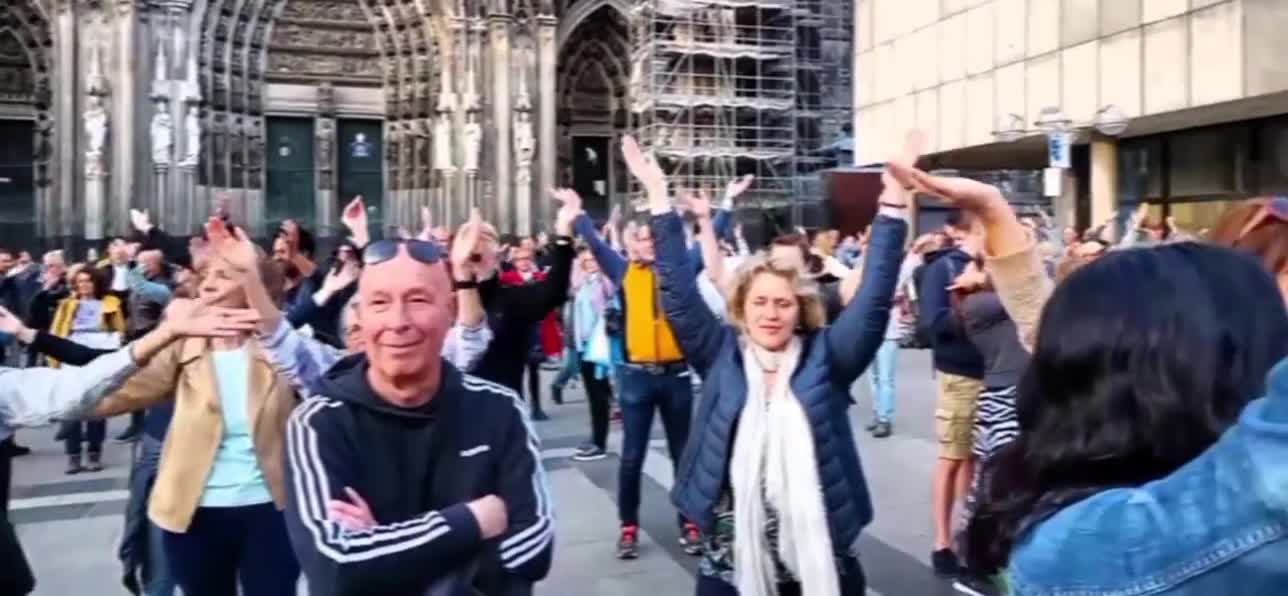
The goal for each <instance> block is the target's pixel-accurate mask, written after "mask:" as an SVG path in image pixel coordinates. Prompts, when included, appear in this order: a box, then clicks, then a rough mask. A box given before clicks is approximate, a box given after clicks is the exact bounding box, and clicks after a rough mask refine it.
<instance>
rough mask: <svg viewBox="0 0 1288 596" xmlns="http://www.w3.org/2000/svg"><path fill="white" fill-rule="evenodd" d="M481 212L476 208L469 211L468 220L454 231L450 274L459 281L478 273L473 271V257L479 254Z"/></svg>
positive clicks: (482, 226) (482, 224) (481, 233)
mask: <svg viewBox="0 0 1288 596" xmlns="http://www.w3.org/2000/svg"><path fill="white" fill-rule="evenodd" d="M483 228H484V223H483V212H482V211H481V210H479V208H478V207H475V208H474V209H472V210H470V218H469V220H467V221H466V222H465V223H464V224H461V227H460V229H458V230H457V231H456V240H455V241H453V242H452V253H451V255H450V257H449V258H450V259H451V262H452V274H453V275H455V276H456V278H457V279H459V280H461V281H467V280H469V279H470V277H471V276H474V275H477V274H478V273H479V272H478V271H475V270H474V269H475V268H474V256H475V255H477V254H478V253H479V249H480V246H479V241H480V240H481V239H482V237H483Z"/></svg>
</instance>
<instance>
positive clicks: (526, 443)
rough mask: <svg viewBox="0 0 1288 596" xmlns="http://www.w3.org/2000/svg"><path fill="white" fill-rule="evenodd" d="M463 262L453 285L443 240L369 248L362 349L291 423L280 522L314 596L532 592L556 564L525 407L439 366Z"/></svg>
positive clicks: (466, 270)
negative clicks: (283, 511)
mask: <svg viewBox="0 0 1288 596" xmlns="http://www.w3.org/2000/svg"><path fill="white" fill-rule="evenodd" d="M461 244H462V245H465V244H466V243H461ZM457 252H462V251H457ZM463 252H464V254H463V255H458V254H455V253H454V254H453V258H452V273H451V275H449V274H448V271H447V268H446V267H445V266H444V265H445V263H444V262H443V261H444V260H445V259H444V255H443V254H442V252H441V249H440V248H439V246H438V245H437V244H433V243H430V242H424V241H419V240H382V241H379V242H375V243H373V244H371V245H370V246H368V247H367V248H366V250H365V252H364V254H363V261H364V264H365V267H364V269H363V273H362V277H361V279H360V280H359V283H358V299H359V304H358V309H357V313H356V314H357V317H358V320H359V327H360V329H361V331H360V333H361V337H362V340H363V343H364V352H363V353H360V354H354V355H353V356H350V357H348V358H345V359H343V360H341V361H340V362H338V363H336V365H335V366H334V367H332V369H331V371H330V372H329V373H328V374H327V375H326V376H325V377H324V378H323V379H322V380H321V382H319V383H318V384H317V386H316V387H315V396H314V397H312V398H310V399H308V400H306V401H304V402H303V403H301V404H300V405H299V406H297V407H296V409H295V412H294V413H293V414H292V415H291V419H290V422H289V423H288V426H287V452H288V457H287V471H288V473H289V477H290V483H289V487H288V491H289V492H288V495H289V501H288V504H287V510H286V523H287V528H288V531H289V532H290V537H291V544H292V547H293V549H294V551H295V554H296V556H297V557H298V558H299V561H300V564H301V567H302V568H303V570H304V573H305V576H306V577H307V578H308V582H309V593H311V594H313V595H314V596H347V595H359V594H360V595H363V596H377V595H382V594H389V595H399V596H401V595H404V594H416V595H421V594H451V595H456V594H484V595H487V596H502V595H506V596H509V595H519V594H530V593H531V589H532V584H534V583H535V582H537V581H539V580H541V579H542V578H544V577H545V575H546V573H547V572H548V571H549V569H550V563H551V557H552V551H553V545H554V521H553V519H552V509H553V507H552V504H551V501H550V494H549V490H548V488H547V481H546V476H545V471H544V469H543V468H542V464H541V455H540V448H539V445H538V440H537V437H536V434H535V433H534V432H533V431H532V427H531V422H530V421H529V420H528V417H527V414H526V411H527V410H526V406H525V405H524V404H523V403H522V401H521V400H520V399H519V396H518V395H517V394H516V393H515V392H514V391H513V390H511V389H508V388H506V387H503V386H501V385H498V384H495V383H491V382H488V381H484V380H481V379H478V378H475V377H472V376H469V375H466V374H463V373H461V372H460V371H459V370H457V369H456V368H454V367H453V366H452V365H451V364H449V363H447V362H445V361H444V360H443V358H442V356H441V353H442V347H443V343H444V341H445V340H446V336H447V332H448V330H449V329H450V328H451V326H452V323H453V321H452V320H453V317H454V312H455V305H454V304H453V303H454V301H455V299H454V297H453V291H452V288H453V286H455V287H456V288H457V289H463V288H466V287H474V286H475V285H476V282H475V281H474V277H473V276H474V273H475V272H474V271H473V265H472V262H471V261H470V259H469V257H470V254H469V252H470V249H469V248H468V246H467V247H466V248H465V250H464V251H463ZM462 256H463V258H462ZM453 277H455V280H453V279H452V278H453ZM453 282H455V283H453Z"/></svg>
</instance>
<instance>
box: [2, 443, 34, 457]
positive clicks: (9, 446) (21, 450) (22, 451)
mask: <svg viewBox="0 0 1288 596" xmlns="http://www.w3.org/2000/svg"><path fill="white" fill-rule="evenodd" d="M4 445H5V447H4V449H6V450H8V451H9V457H22V456H24V455H31V448H30V447H27V446H26V445H19V444H17V443H13V442H9V443H5V444H4Z"/></svg>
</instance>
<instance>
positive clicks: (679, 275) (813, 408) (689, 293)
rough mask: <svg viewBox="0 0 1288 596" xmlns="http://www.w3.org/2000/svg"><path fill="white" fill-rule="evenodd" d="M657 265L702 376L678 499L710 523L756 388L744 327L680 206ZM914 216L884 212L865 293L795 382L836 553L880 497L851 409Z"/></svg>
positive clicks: (814, 344)
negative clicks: (697, 248) (730, 314)
mask: <svg viewBox="0 0 1288 596" xmlns="http://www.w3.org/2000/svg"><path fill="white" fill-rule="evenodd" d="M652 229H653V234H654V236H655V239H656V244H657V262H656V265H655V267H656V270H657V272H658V274H659V275H660V276H661V280H662V305H663V307H664V308H665V309H666V317H667V320H669V321H671V328H672V329H674V330H675V335H676V339H677V340H678V341H679V343H680V347H681V349H682V350H683V351H684V358H685V360H686V361H688V362H689V364H690V365H692V366H693V367H694V368H695V369H696V370H697V372H698V374H700V375H701V376H702V379H703V381H704V382H703V383H702V395H701V398H700V402H699V405H698V412H697V420H698V422H697V423H696V424H694V425H693V430H692V431H691V432H690V433H689V438H688V443H687V445H686V447H685V450H684V456H683V457H682V458H681V460H680V468H679V471H678V472H677V474H676V479H675V486H674V487H673V488H672V491H671V499H672V501H674V503H675V505H676V507H677V508H679V510H680V512H681V513H683V514H684V516H685V517H687V518H688V519H690V520H692V521H693V522H694V523H696V524H698V526H699V528H701V529H702V531H703V532H707V533H709V532H712V531H713V530H714V529H715V508H716V505H717V504H718V503H719V502H720V497H721V495H722V493H723V492H724V489H725V487H726V486H727V484H728V479H729V460H730V459H731V457H732V455H733V439H734V433H735V432H736V429H737V424H738V417H739V415H740V414H741V412H742V406H743V403H744V402H745V400H746V397H747V382H746V376H745V375H744V373H743V362H742V350H741V348H740V344H739V342H740V340H739V336H738V333H737V332H736V331H735V330H734V329H733V328H732V327H730V326H728V325H725V324H723V323H721V322H720V321H719V320H718V319H716V317H715V316H714V315H712V314H711V312H710V310H709V309H708V308H707V306H706V303H704V302H703V301H702V299H701V298H700V297H699V294H698V288H697V281H696V277H695V274H694V268H693V266H692V265H691V264H690V263H689V262H688V257H687V254H686V251H685V248H684V230H683V229H682V224H681V220H680V218H679V216H678V215H676V214H675V213H668V214H665V215H656V216H654V217H653V222H652ZM907 233H908V225H907V223H905V222H903V221H901V220H899V219H894V218H890V217H885V216H878V217H877V220H876V222H875V223H874V224H873V226H872V240H871V244H870V246H869V253H868V254H869V258H868V259H867V264H866V266H865V268H864V271H863V280H862V285H861V286H860V290H859V293H858V295H857V296H855V297H854V299H853V300H852V301H851V302H850V303H849V304H848V305H847V306H846V307H845V310H844V311H843V312H842V313H841V316H840V317H839V318H837V319H836V321H834V322H833V323H832V325H831V326H830V327H828V328H826V329H824V330H821V331H815V332H813V333H810V334H809V335H807V336H805V337H802V338H801V339H802V340H803V345H802V352H801V357H800V363H799V364H798V365H797V368H796V370H795V371H794V372H793V373H792V381H791V385H792V390H793V391H794V392H795V394H796V398H797V399H799V400H800V402H801V404H802V406H803V407H804V409H805V415H806V417H807V418H808V419H809V422H810V426H811V427H812V428H813V434H814V453H815V456H816V457H817V461H816V462H815V463H816V465H817V466H818V475H819V480H820V482H821V484H822V486H823V504H824V506H825V508H826V509H827V516H828V527H829V528H830V530H831V535H832V544H833V547H834V548H835V549H836V552H837V555H840V556H846V555H853V554H854V553H855V552H856V551H855V550H854V546H855V545H856V543H857V542H858V538H859V533H860V532H861V531H862V530H863V528H864V526H866V525H867V524H868V523H869V522H871V521H872V501H871V498H870V496H869V494H868V486H867V481H866V480H865V479H864V477H863V467H862V465H861V464H860V463H859V453H858V448H857V447H856V446H855V443H854V433H853V431H852V430H851V428H850V420H849V416H848V415H847V412H846V410H847V409H848V408H849V405H850V403H851V400H850V385H852V384H853V383H854V380H855V379H857V378H858V377H859V375H860V374H862V373H863V371H864V369H866V368H867V367H868V364H870V363H871V362H872V359H873V358H874V357H875V355H876V352H877V348H878V347H880V345H881V342H882V341H884V339H885V332H886V323H887V322H888V320H889V317H890V304H891V302H892V299H893V297H894V289H895V284H896V282H897V281H898V277H899V266H900V263H901V261H902V259H903V245H904V239H905V237H906V236H907Z"/></svg>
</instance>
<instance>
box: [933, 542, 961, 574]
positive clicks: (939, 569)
mask: <svg viewBox="0 0 1288 596" xmlns="http://www.w3.org/2000/svg"><path fill="white" fill-rule="evenodd" d="M930 564H931V566H932V567H934V568H935V575H938V576H939V577H954V576H956V575H957V574H959V573H961V571H962V566H961V563H958V562H957V554H956V553H954V552H953V549H951V548H941V549H939V550H937V551H935V552H933V553H930Z"/></svg>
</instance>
